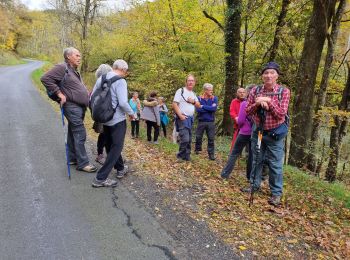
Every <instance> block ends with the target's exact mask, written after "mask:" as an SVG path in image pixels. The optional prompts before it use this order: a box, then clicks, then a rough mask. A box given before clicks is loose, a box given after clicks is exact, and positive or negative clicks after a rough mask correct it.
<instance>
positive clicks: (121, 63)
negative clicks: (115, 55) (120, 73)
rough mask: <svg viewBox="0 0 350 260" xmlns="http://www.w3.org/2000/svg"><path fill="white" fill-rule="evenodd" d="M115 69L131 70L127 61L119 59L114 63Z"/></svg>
mask: <svg viewBox="0 0 350 260" xmlns="http://www.w3.org/2000/svg"><path fill="white" fill-rule="evenodd" d="M113 69H115V70H125V71H127V70H128V69H129V66H128V63H126V61H125V60H122V59H118V60H116V61H115V62H114V63H113Z"/></svg>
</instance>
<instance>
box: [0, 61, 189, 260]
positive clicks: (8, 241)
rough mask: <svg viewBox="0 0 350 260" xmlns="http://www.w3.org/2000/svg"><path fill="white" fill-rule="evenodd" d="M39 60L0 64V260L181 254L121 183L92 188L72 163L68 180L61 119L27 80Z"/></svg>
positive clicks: (144, 257)
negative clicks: (17, 64) (112, 186)
mask: <svg viewBox="0 0 350 260" xmlns="http://www.w3.org/2000/svg"><path fill="white" fill-rule="evenodd" d="M40 66H41V63H40V62H29V63H27V64H24V65H19V66H12V67H0V169H1V170H0V259H175V257H174V256H173V255H172V252H173V251H176V252H177V253H176V254H175V256H176V257H177V258H184V256H185V255H186V252H185V250H184V249H181V248H177V247H176V242H175V241H174V240H173V239H172V238H171V237H170V236H169V235H168V234H167V233H166V232H165V231H164V230H163V229H162V228H161V226H160V225H159V224H158V223H157V221H156V220H155V219H154V218H153V217H152V216H151V215H150V214H149V213H148V212H147V211H146V210H145V209H144V208H143V207H142V205H140V204H138V202H137V201H136V199H135V198H134V197H133V195H132V194H130V193H129V192H128V191H127V190H126V188H125V187H123V186H122V185H119V186H118V187H117V188H115V189H93V188H91V186H90V183H91V180H92V179H93V176H94V175H93V174H86V173H81V172H76V171H75V170H74V168H72V169H73V170H72V180H71V181H68V179H67V177H66V168H65V155H64V143H63V130H62V126H61V124H60V123H61V122H60V117H59V115H58V114H57V113H56V112H54V111H53V109H52V108H51V106H50V105H49V104H48V103H47V102H46V101H45V100H44V99H43V98H42V97H41V96H40V95H39V93H38V92H37V90H36V89H35V87H34V86H33V84H32V82H31V79H30V74H31V72H32V71H33V70H34V69H36V68H38V67H40ZM181 256H182V257H181ZM185 258H186V257H185Z"/></svg>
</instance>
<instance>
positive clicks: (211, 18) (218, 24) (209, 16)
mask: <svg viewBox="0 0 350 260" xmlns="http://www.w3.org/2000/svg"><path fill="white" fill-rule="evenodd" d="M202 12H203V14H204V16H205V17H206V18H208V19H209V20H212V21H213V22H214V23H216V25H217V26H219V28H220V29H221V30H222V31H223V32H224V31H225V28H224V26H222V24H221V23H220V22H219V21H218V20H217V19H216V18H215V17H213V16H211V15H210V14H208V13H207V11H205V10H203V11H202Z"/></svg>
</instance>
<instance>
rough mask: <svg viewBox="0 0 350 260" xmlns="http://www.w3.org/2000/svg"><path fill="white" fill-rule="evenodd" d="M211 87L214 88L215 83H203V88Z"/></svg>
mask: <svg viewBox="0 0 350 260" xmlns="http://www.w3.org/2000/svg"><path fill="white" fill-rule="evenodd" d="M209 88H211V89H213V88H214V86H213V84H210V83H204V85H203V89H204V90H207V89H209Z"/></svg>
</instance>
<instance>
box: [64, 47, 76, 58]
mask: <svg viewBox="0 0 350 260" xmlns="http://www.w3.org/2000/svg"><path fill="white" fill-rule="evenodd" d="M75 51H78V50H77V49H76V48H74V47H68V48H65V49H64V50H63V58H64V59H65V60H67V59H68V56H71V55H72V54H73V52H75Z"/></svg>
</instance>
